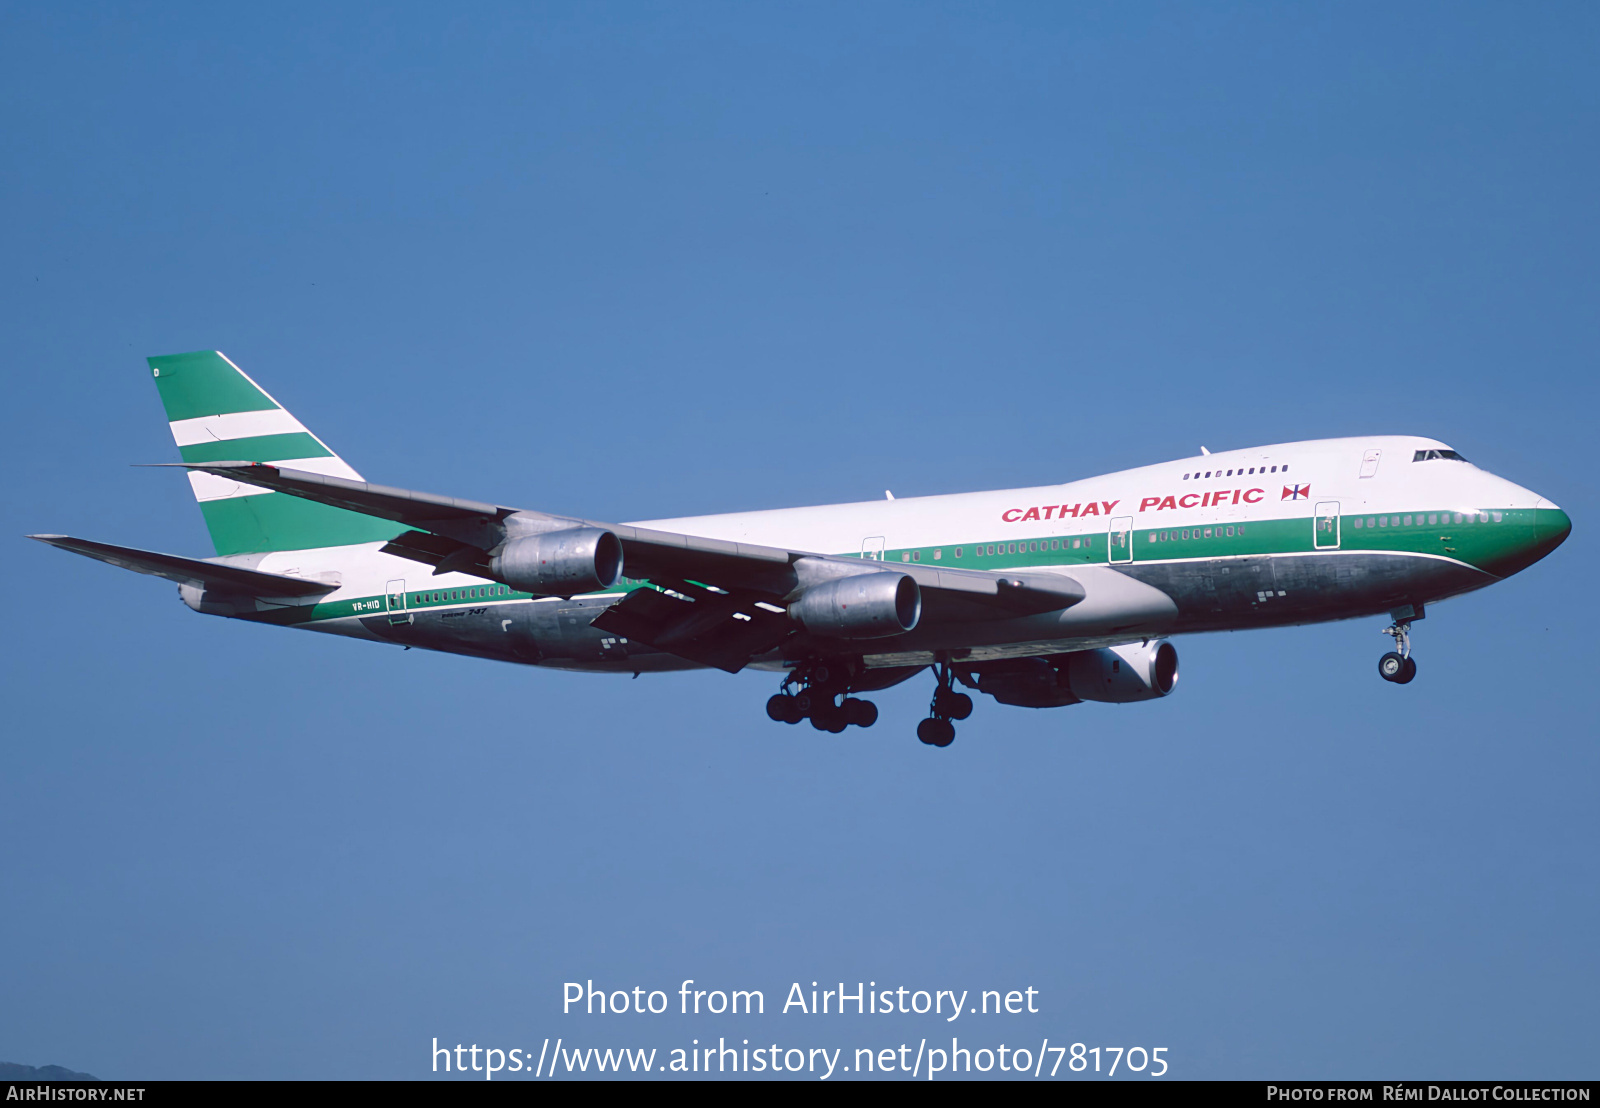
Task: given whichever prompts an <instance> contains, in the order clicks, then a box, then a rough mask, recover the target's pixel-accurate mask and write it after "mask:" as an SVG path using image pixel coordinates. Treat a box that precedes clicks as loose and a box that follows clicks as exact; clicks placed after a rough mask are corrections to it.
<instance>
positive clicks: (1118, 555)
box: [1106, 516, 1133, 565]
mask: <svg viewBox="0 0 1600 1108" xmlns="http://www.w3.org/2000/svg"><path fill="white" fill-rule="evenodd" d="M1106 558H1107V560H1109V561H1110V562H1111V564H1112V565H1116V564H1117V563H1118V562H1131V561H1133V517H1132V516H1118V517H1117V518H1116V519H1113V520H1112V521H1111V530H1110V531H1109V532H1108V533H1107V535H1106Z"/></svg>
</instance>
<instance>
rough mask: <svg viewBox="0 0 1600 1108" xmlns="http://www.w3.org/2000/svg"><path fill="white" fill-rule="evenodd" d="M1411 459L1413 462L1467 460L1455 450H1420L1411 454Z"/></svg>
mask: <svg viewBox="0 0 1600 1108" xmlns="http://www.w3.org/2000/svg"><path fill="white" fill-rule="evenodd" d="M1411 460H1412V461H1413V462H1432V461H1449V462H1464V461H1466V459H1465V458H1463V457H1462V456H1461V455H1460V454H1457V453H1456V452H1455V451H1454V450H1419V451H1417V452H1416V453H1415V454H1413V455H1412V456H1411Z"/></svg>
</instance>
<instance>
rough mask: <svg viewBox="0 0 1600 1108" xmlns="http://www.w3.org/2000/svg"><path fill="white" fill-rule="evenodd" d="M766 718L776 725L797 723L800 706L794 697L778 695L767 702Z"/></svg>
mask: <svg viewBox="0 0 1600 1108" xmlns="http://www.w3.org/2000/svg"><path fill="white" fill-rule="evenodd" d="M767 718H768V719H771V720H773V721H774V722H776V723H799V722H800V705H799V704H798V703H796V702H795V698H794V697H792V696H788V695H785V694H784V693H778V694H777V695H776V696H774V697H772V698H770V699H769V700H768V701H767Z"/></svg>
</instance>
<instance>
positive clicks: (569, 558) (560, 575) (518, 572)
mask: <svg viewBox="0 0 1600 1108" xmlns="http://www.w3.org/2000/svg"><path fill="white" fill-rule="evenodd" d="M489 574H490V576H491V577H493V578H494V579H495V580H497V581H504V582H505V583H506V584H508V585H510V586H511V587H512V588H514V589H520V590H522V591H523V592H531V593H535V594H537V595H539V596H576V595H578V594H579V593H586V592H599V591H600V590H602V589H609V588H610V587H611V586H612V585H615V584H616V583H617V579H618V578H619V577H621V576H622V540H620V539H618V538H617V536H616V535H614V534H612V533H611V532H610V531H606V530H602V529H601V528H599V527H574V528H571V529H569V530H565V531H546V532H544V533H543V534H539V535H524V536H523V537H521V538H517V539H512V540H511V541H510V542H508V543H506V544H505V545H504V546H503V547H501V548H500V553H498V554H496V555H495V556H494V557H493V558H492V559H491V560H490V562H489Z"/></svg>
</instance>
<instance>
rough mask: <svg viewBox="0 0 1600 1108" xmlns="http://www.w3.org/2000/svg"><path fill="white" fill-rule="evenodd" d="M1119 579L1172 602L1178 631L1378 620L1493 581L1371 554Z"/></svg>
mask: <svg viewBox="0 0 1600 1108" xmlns="http://www.w3.org/2000/svg"><path fill="white" fill-rule="evenodd" d="M1123 572H1125V573H1128V574H1129V575H1130V576H1134V577H1137V578H1138V579H1139V580H1141V581H1144V582H1146V583H1147V584H1150V585H1153V586H1154V587H1156V588H1158V589H1160V590H1161V591H1162V592H1164V593H1166V594H1167V595H1169V596H1171V597H1172V599H1173V600H1174V602H1176V604H1177V606H1178V610H1179V617H1178V619H1177V621H1176V623H1175V624H1174V626H1173V630H1174V631H1177V632H1183V631H1221V630H1235V629H1240V630H1242V629H1245V628H1251V627H1270V626H1276V625H1285V624H1296V623H1315V622H1319V621H1322V620H1333V619H1349V618H1353V617H1358V616H1366V615H1376V614H1380V613H1383V612H1387V611H1389V610H1390V609H1392V608H1396V607H1399V606H1400V605H1403V604H1422V603H1427V602H1430V601H1438V600H1442V599H1444V598H1445V597H1448V596H1454V595H1456V594H1458V593H1462V592H1468V591H1471V590H1472V589H1477V588H1482V587H1483V586H1484V585H1487V584H1489V583H1490V582H1491V581H1493V580H1494V578H1493V577H1491V576H1490V575H1488V574H1486V573H1483V572H1482V571H1481V570H1477V569H1474V568H1472V567H1471V566H1466V565H1462V564H1461V563H1459V562H1452V561H1447V560H1445V559H1440V558H1423V557H1417V556H1415V555H1409V554H1399V553H1379V552H1370V551H1351V552H1337V551H1330V552H1328V553H1325V554H1306V555H1294V556H1285V555H1278V556H1275V557H1260V558H1226V559H1215V560H1210V561H1201V560H1196V561H1192V562H1158V563H1145V564H1135V565H1132V566H1126V567H1123Z"/></svg>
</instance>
